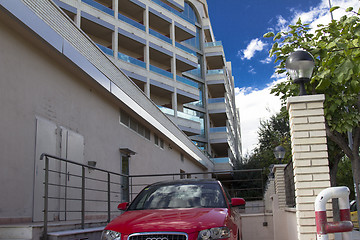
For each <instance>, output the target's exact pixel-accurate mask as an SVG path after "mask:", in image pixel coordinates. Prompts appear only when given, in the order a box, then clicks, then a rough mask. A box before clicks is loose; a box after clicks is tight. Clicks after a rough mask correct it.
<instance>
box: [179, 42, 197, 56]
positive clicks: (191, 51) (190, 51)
mask: <svg viewBox="0 0 360 240" xmlns="http://www.w3.org/2000/svg"><path fill="white" fill-rule="evenodd" d="M175 46H176V47H177V48H180V49H181V50H184V51H185V52H187V53H190V54H191V55H193V56H196V52H195V51H194V50H191V49H190V48H188V47H186V46H184V45H182V44H181V43H178V42H175Z"/></svg>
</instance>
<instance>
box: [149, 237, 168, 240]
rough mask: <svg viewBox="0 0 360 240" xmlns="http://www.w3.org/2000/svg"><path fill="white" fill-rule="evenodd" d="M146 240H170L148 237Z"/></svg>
mask: <svg viewBox="0 0 360 240" xmlns="http://www.w3.org/2000/svg"><path fill="white" fill-rule="evenodd" d="M145 240H169V239H168V238H167V237H148V238H146V239H145Z"/></svg>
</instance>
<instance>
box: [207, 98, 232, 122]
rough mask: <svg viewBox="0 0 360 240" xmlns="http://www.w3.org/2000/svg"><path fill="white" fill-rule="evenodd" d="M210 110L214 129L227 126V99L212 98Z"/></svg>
mask: <svg viewBox="0 0 360 240" xmlns="http://www.w3.org/2000/svg"><path fill="white" fill-rule="evenodd" d="M208 110H209V116H210V119H211V121H212V122H213V124H214V127H222V126H226V122H227V119H228V118H227V115H226V102H225V98H210V99H208Z"/></svg>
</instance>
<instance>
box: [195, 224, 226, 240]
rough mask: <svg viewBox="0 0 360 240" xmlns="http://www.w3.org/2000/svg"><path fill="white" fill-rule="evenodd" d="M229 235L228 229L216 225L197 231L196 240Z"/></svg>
mask: <svg viewBox="0 0 360 240" xmlns="http://www.w3.org/2000/svg"><path fill="white" fill-rule="evenodd" d="M229 237H230V229H229V228H227V227H217V228H210V229H205V230H202V231H200V232H199V236H198V240H215V239H223V238H229Z"/></svg>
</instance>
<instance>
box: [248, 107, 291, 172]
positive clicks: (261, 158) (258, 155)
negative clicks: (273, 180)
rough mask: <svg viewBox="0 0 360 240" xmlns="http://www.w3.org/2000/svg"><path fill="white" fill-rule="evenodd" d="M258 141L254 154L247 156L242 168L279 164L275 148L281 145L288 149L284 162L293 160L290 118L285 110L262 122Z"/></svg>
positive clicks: (265, 167)
mask: <svg viewBox="0 0 360 240" xmlns="http://www.w3.org/2000/svg"><path fill="white" fill-rule="evenodd" d="M258 142H259V144H258V146H257V147H256V148H255V149H254V150H253V152H252V154H250V155H249V156H247V157H245V159H244V162H245V164H244V165H243V166H241V168H263V169H268V167H269V166H270V165H271V164H278V163H279V162H278V160H277V159H275V157H274V148H275V147H277V146H279V145H282V146H283V147H284V148H285V151H286V154H285V158H284V159H283V163H288V162H289V161H290V160H291V143H290V130H289V120H288V115H287V113H286V112H285V111H282V112H281V113H278V114H275V115H273V116H271V117H270V119H268V120H264V121H261V122H260V127H259V130H258Z"/></svg>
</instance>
